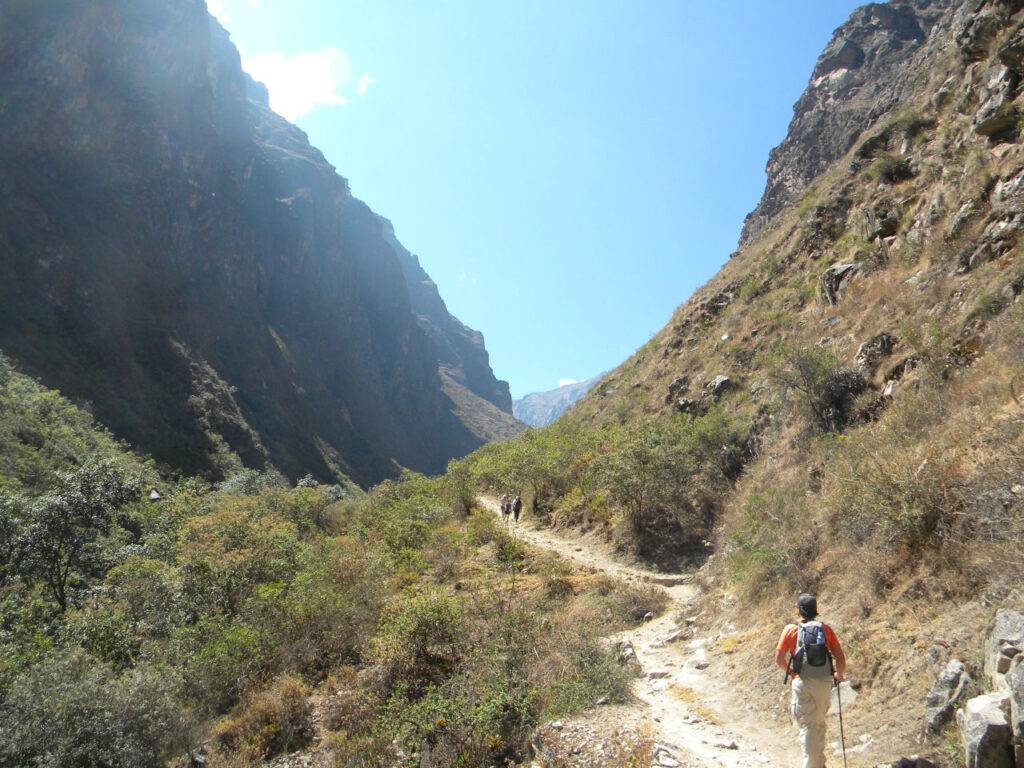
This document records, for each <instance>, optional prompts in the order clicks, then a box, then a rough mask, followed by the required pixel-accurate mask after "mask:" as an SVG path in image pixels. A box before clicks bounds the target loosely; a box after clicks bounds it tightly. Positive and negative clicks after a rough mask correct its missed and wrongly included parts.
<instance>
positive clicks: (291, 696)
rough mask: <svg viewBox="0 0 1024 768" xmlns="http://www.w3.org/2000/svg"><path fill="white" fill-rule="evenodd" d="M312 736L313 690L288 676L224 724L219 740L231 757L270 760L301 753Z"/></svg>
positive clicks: (255, 696)
mask: <svg viewBox="0 0 1024 768" xmlns="http://www.w3.org/2000/svg"><path fill="white" fill-rule="evenodd" d="M312 736H313V723H312V720H311V719H310V706H309V690H308V689H307V688H306V686H304V685H303V684H302V681H300V680H298V679H297V678H294V677H290V676H284V677H280V678H278V679H277V680H275V681H274V682H273V683H272V684H271V686H270V687H269V688H267V689H266V690H263V691H260V692H259V693H257V694H256V695H254V696H253V697H252V698H251V699H250V700H249V701H247V702H246V703H245V705H244V706H243V707H241V708H240V711H239V712H238V713H236V714H235V715H234V716H233V717H231V718H229V719H228V720H226V721H225V722H223V723H221V724H220V725H219V726H218V727H217V733H216V736H215V739H216V741H217V742H218V743H219V744H220V745H221V747H222V748H223V749H225V750H226V751H228V752H230V753H241V754H243V755H245V756H247V757H249V758H250V759H255V760H266V759H268V758H271V757H274V756H275V755H279V754H281V753H283V752H292V751H294V750H297V749H301V748H302V747H304V746H306V745H307V744H309V741H310V739H311V738H312Z"/></svg>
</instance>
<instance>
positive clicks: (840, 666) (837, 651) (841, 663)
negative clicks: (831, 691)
mask: <svg viewBox="0 0 1024 768" xmlns="http://www.w3.org/2000/svg"><path fill="white" fill-rule="evenodd" d="M832 658H834V659H835V661H836V673H835V678H836V682H837V683H841V682H843V676H844V675H845V674H846V654H845V653H843V647H842V646H841V645H839V644H838V643H837V644H836V647H835V648H833V649H832Z"/></svg>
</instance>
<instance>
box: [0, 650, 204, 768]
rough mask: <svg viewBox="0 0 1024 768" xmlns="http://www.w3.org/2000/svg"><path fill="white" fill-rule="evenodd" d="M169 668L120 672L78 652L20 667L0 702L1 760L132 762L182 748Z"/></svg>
mask: <svg viewBox="0 0 1024 768" xmlns="http://www.w3.org/2000/svg"><path fill="white" fill-rule="evenodd" d="M173 689H174V675H173V673H172V672H171V670H169V669H157V668H153V667H149V666H140V667H137V668H136V669H133V670H131V671H129V672H125V673H124V674H122V675H116V674H115V673H114V672H113V670H112V669H111V668H110V667H109V666H107V665H105V664H102V663H98V662H95V661H93V660H92V659H91V658H90V657H88V656H86V655H85V654H83V653H80V652H70V653H61V654H57V655H54V656H53V657H51V658H49V659H47V660H46V661H43V662H40V663H39V664H36V665H35V666H33V667H31V668H30V669H28V670H26V671H25V672H24V673H22V674H21V675H20V676H19V677H18V678H17V679H16V680H15V681H14V684H13V686H12V687H11V690H10V693H9V694H8V696H7V698H6V700H5V701H4V702H3V707H2V708H0V734H2V738H0V763H2V764H4V765H18V766H22V765H23V766H28V765H40V766H47V768H121V767H122V766H123V768H138V766H143V765H154V766H155V765H162V764H164V762H165V761H166V760H167V759H169V758H170V757H171V756H173V755H180V754H183V753H184V750H185V746H186V744H187V742H186V736H187V733H186V723H185V722H184V721H183V718H182V714H181V709H180V708H179V706H178V705H177V704H176V703H175V702H174V699H173Z"/></svg>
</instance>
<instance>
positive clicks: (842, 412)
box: [768, 347, 867, 432]
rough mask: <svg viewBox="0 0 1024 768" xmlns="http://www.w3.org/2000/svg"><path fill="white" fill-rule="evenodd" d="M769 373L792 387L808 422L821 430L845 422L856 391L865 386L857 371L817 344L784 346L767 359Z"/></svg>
mask: <svg viewBox="0 0 1024 768" xmlns="http://www.w3.org/2000/svg"><path fill="white" fill-rule="evenodd" d="M768 368H769V376H770V377H771V378H772V379H774V380H775V381H777V382H779V383H780V384H782V385H783V386H785V387H787V388H789V389H792V390H793V391H794V392H795V393H796V395H797V398H798V401H799V403H800V406H801V407H802V408H803V409H804V411H805V412H806V414H807V416H808V418H809V419H810V421H811V424H812V425H813V426H814V427H815V428H816V429H817V430H819V431H821V432H835V431H838V430H841V429H842V428H843V427H844V426H846V424H847V423H848V422H849V420H850V418H851V416H852V413H853V410H854V409H853V406H854V404H855V402H856V398H857V395H859V394H860V393H861V392H863V391H864V390H865V389H866V388H867V382H866V381H865V380H864V377H863V376H862V375H861V374H860V372H859V371H857V370H856V369H852V368H844V367H842V366H841V365H840V363H839V360H838V358H836V356H835V355H834V354H833V353H832V352H831V351H829V350H827V349H823V348H821V347H784V348H781V349H779V350H778V351H777V352H776V353H775V356H774V358H773V359H769V361H768Z"/></svg>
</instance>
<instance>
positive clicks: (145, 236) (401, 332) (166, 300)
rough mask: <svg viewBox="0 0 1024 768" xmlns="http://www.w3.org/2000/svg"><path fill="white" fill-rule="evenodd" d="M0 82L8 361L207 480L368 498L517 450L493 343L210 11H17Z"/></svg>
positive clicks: (0, 50)
mask: <svg viewBox="0 0 1024 768" xmlns="http://www.w3.org/2000/svg"><path fill="white" fill-rule="evenodd" d="M0 59H2V60H3V62H4V66H3V73H2V85H3V87H2V88H0V114H2V115H3V116H4V118H3V120H2V121H0V349H3V351H4V352H5V353H6V354H8V355H9V356H10V357H11V358H12V359H14V360H16V361H17V362H18V363H19V364H20V365H21V366H22V367H23V368H24V369H25V370H26V371H27V372H29V373H31V374H33V375H35V376H37V377H39V378H41V379H42V380H43V381H44V382H45V383H46V384H48V385H50V386H54V387H57V388H59V389H61V390H62V391H63V392H64V393H66V394H67V395H69V396H70V397H72V398H75V399H79V400H84V401H89V402H90V403H91V404H92V408H93V410H94V412H95V414H96V416H97V417H98V418H99V419H100V420H102V421H103V422H104V423H105V424H107V425H109V426H110V427H111V428H112V429H113V430H114V432H115V433H116V434H117V435H119V436H120V437H123V438H125V439H127V440H129V441H131V442H132V443H133V444H134V445H136V446H138V447H139V448H140V449H141V450H143V451H146V452H148V453H150V454H152V455H153V456H154V457H155V458H156V459H158V460H159V461H162V462H166V463H167V464H168V465H170V466H172V467H176V468H180V469H182V470H184V471H186V472H189V473H194V472H204V473H207V474H209V475H211V476H213V477H216V476H217V475H218V474H220V473H223V472H225V471H228V470H229V469H230V468H231V467H232V466H237V462H238V460H239V459H240V460H241V462H242V463H244V464H245V465H247V466H250V467H256V468H261V469H266V468H269V467H276V468H277V469H279V470H281V471H282V472H284V473H285V474H286V475H288V476H290V477H293V478H294V477H299V476H303V475H305V474H307V473H312V474H313V475H314V476H316V477H318V478H320V479H322V480H331V479H333V478H340V477H342V476H349V477H352V478H353V479H355V480H356V481H358V482H360V483H363V484H368V483H372V482H374V481H377V480H380V479H381V478H383V477H387V476H392V475H394V474H396V473H397V472H398V471H399V470H400V468H401V467H408V468H410V469H414V470H419V471H424V472H437V471H441V470H443V469H444V467H445V465H446V463H447V461H448V460H449V459H450V458H451V457H452V456H457V455H461V454H464V453H466V452H468V451H470V450H472V449H474V448H476V447H478V446H479V445H481V444H482V443H483V442H485V440H487V439H494V438H496V437H502V436H510V435H511V434H514V433H515V431H516V430H517V429H518V428H519V427H518V426H517V425H516V424H515V422H514V420H513V419H512V418H511V415H510V413H511V402H510V398H509V396H508V386H507V385H506V384H504V383H503V382H499V381H497V380H496V379H495V378H494V376H493V374H492V373H491V372H490V368H489V366H488V362H487V353H486V351H485V350H484V347H483V340H482V338H480V336H479V334H477V333H475V332H474V331H471V330H470V329H468V328H466V327H465V326H463V325H462V324H461V323H459V322H458V321H457V320H455V318H452V317H451V316H450V315H448V313H447V311H446V310H445V309H444V306H443V302H441V301H440V297H439V296H437V294H436V289H433V288H432V284H431V283H429V278H427V277H426V276H425V274H423V273H422V270H420V269H419V268H418V264H416V263H415V260H414V259H412V257H410V256H409V255H408V253H407V252H406V251H405V250H404V249H403V248H401V247H400V246H399V245H398V244H397V241H396V240H395V239H394V237H393V234H392V233H391V231H390V228H389V227H387V226H385V225H384V224H382V222H381V220H380V219H379V218H378V217H377V215H376V214H374V213H373V212H372V211H371V210H370V209H369V208H368V207H367V206H366V205H364V204H363V203H362V202H360V201H359V200H357V199H355V198H353V197H352V195H351V193H350V192H349V189H348V185H347V183H346V181H345V179H343V178H342V177H341V176H339V175H338V174H337V173H335V171H334V168H333V167H332V166H331V165H330V164H328V163H327V161H326V160H325V159H324V158H323V156H322V155H321V154H320V152H318V151H317V150H316V149H315V148H313V147H311V146H310V145H309V143H308V141H307V138H306V136H305V134H303V133H302V131H300V130H299V129H298V128H296V127H295V126H293V125H291V124H289V123H287V122H286V121H285V120H283V119H282V118H280V117H279V116H278V115H276V114H275V113H273V112H272V111H271V110H270V109H269V108H268V107H267V104H266V91H265V89H263V88H261V87H260V86H259V85H258V84H256V83H253V82H252V81H251V79H249V78H248V77H247V76H245V75H244V74H243V72H242V70H241V67H240V61H239V56H238V53H237V51H236V50H235V48H234V47H233V46H232V45H231V43H230V40H229V39H228V36H227V33H226V32H225V31H224V30H223V29H222V28H221V27H220V26H219V25H218V24H217V22H216V21H214V20H213V19H212V17H210V16H209V15H208V13H207V12H206V8H205V4H204V3H203V2H202V0H160V1H158V0H131V1H130V2H129V0H97V1H96V2H82V1H81V0H58V1H57V2H49V3H42V4H41V3H37V2H33V1H31V0H11V1H10V2H6V3H4V4H3V6H2V7H0ZM466 393H470V394H472V397H470V396H469V394H466ZM456 400H458V401H459V402H458V403H456V402H455V401H456ZM481 403H486V404H489V412H490V415H489V416H488V423H489V424H490V425H491V426H490V427H489V429H490V434H487V435H484V436H481V434H480V432H482V431H486V430H482V429H480V428H478V427H476V426H472V425H471V423H472V422H474V419H476V417H477V415H478V410H477V406H479V405H480V404H481ZM233 457H237V458H233Z"/></svg>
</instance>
